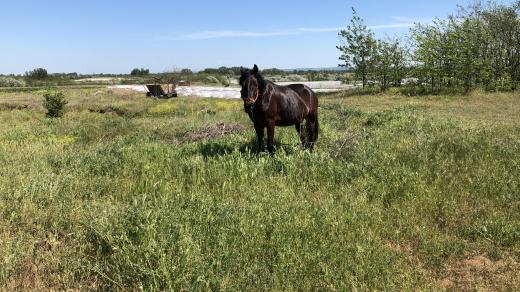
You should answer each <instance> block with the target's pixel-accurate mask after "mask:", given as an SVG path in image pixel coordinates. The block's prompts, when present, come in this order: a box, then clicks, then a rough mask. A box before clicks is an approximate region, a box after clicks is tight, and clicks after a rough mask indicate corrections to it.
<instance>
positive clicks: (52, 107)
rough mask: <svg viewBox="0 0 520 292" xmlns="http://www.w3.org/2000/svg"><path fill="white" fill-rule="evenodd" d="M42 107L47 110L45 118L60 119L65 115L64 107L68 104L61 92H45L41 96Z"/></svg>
mask: <svg viewBox="0 0 520 292" xmlns="http://www.w3.org/2000/svg"><path fill="white" fill-rule="evenodd" d="M43 98H44V101H43V106H44V107H45V108H46V109H47V117H49V118H60V117H62V116H63V114H64V113H65V105H66V104H67V103H68V101H67V99H66V98H65V95H64V94H63V92H61V91H56V92H47V93H45V94H44V95H43Z"/></svg>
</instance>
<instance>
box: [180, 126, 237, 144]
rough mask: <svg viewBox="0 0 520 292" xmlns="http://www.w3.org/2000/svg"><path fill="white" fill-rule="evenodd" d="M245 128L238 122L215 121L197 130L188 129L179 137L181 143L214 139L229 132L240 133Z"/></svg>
mask: <svg viewBox="0 0 520 292" xmlns="http://www.w3.org/2000/svg"><path fill="white" fill-rule="evenodd" d="M246 130H247V128H246V127H244V126H243V125H240V124H229V123H217V124H213V125H206V126H205V127H204V128H203V129H201V130H198V131H190V132H187V133H186V134H184V135H183V136H182V137H181V139H180V140H181V142H182V143H191V142H198V141H202V140H207V139H215V138H220V137H224V136H227V135H231V134H237V133H242V132H244V131H246Z"/></svg>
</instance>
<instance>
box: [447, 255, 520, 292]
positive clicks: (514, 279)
mask: <svg viewBox="0 0 520 292" xmlns="http://www.w3.org/2000/svg"><path fill="white" fill-rule="evenodd" d="M519 280H520V265H519V264H518V263H517V262H516V261H515V260H513V259H501V260H498V261H493V260H491V259H489V258H488V257H486V256H485V255H478V256H474V257H471V258H468V259H465V260H462V261H459V262H457V263H456V264H454V265H453V266H451V267H449V268H448V275H447V277H445V278H444V279H442V280H440V281H439V282H438V285H439V286H440V287H442V288H443V289H455V290H488V291H493V290H504V289H505V290H510V289H511V290H517V289H519V288H520V287H518V286H511V285H516V284H514V283H518V281H519Z"/></svg>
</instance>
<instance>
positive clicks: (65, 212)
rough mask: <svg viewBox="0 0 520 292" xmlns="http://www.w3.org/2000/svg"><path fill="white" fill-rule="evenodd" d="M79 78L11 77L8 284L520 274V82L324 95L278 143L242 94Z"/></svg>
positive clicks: (201, 286) (395, 286)
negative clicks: (311, 138) (316, 115)
mask: <svg viewBox="0 0 520 292" xmlns="http://www.w3.org/2000/svg"><path fill="white" fill-rule="evenodd" d="M66 95H67V96H68V97H69V98H70V102H69V105H68V110H69V111H68V113H67V114H66V115H65V117H64V118H63V119H54V120H52V119H47V118H45V117H44V110H43V109H42V108H41V100H42V97H41V95H39V93H38V92H36V93H26V92H25V93H2V94H1V95H0V109H2V110H1V111H0V125H1V126H0V287H2V288H3V289H8V290H12V289H19V290H35V289H40V290H41V289H54V290H62V289H82V290H86V289H97V290H105V289H115V290H137V289H144V290H188V289H189V290H208V289H211V290H431V289H432V290H437V289H443V288H455V289H491V290H496V289H499V290H516V289H520V276H519V275H520V266H519V263H520V185H519V184H520V182H519V180H518V177H520V156H519V154H518V153H520V121H518V120H517V118H516V117H515V116H514V115H513V116H511V115H508V113H513V112H514V113H518V109H520V97H519V96H518V95H514V94H509V95H506V94H500V95H496V96H492V95H478V96H473V98H470V97H464V98H462V97H461V98H458V97H423V98H408V97H401V96H383V95H378V96H358V97H356V96H354V97H348V98H344V97H342V96H340V95H331V96H328V97H327V96H324V97H322V98H321V109H320V127H321V132H320V138H319V143H318V145H317V147H316V150H315V151H314V152H308V151H303V150H301V149H300V147H299V146H298V138H297V135H296V133H295V131H294V129H292V128H288V129H277V132H276V139H277V141H276V144H277V146H278V147H277V148H278V152H277V154H276V155H275V157H272V158H271V157H269V156H268V155H262V156H260V157H256V156H255V155H254V154H253V152H254V145H255V138H254V134H253V132H254V131H253V130H252V126H251V122H250V121H249V120H248V118H247V116H246V115H245V114H244V113H243V112H242V105H241V103H240V102H239V101H226V100H216V99H202V100H199V99H191V98H180V99H175V100H171V101H162V100H152V99H146V98H144V97H142V96H140V95H139V94H131V93H127V92H121V91H116V92H113V91H112V92H111V91H106V90H103V89H71V90H69V91H67V92H66ZM16 105H27V108H23V109H20V108H18V107H16ZM107 106H111V107H113V108H117V109H118V111H117V113H108V114H100V113H96V112H95V110H97V109H100V108H101V109H102V108H106V107H107ZM504 111H505V112H504ZM222 122H224V123H227V124H241V125H244V126H246V127H247V129H249V130H248V131H245V132H238V133H235V134H231V135H227V136H222V137H219V136H218V135H217V138H214V139H210V140H197V141H190V140H187V139H186V138H185V137H186V136H188V134H189V133H192V132H198V131H204V129H205V126H207V125H213V124H217V123H222ZM2 288H0V289H2Z"/></svg>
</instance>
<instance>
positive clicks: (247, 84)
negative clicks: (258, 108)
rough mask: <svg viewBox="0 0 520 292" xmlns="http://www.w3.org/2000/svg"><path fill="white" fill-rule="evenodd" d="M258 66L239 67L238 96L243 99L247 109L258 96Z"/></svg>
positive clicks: (259, 77) (259, 78)
mask: <svg viewBox="0 0 520 292" xmlns="http://www.w3.org/2000/svg"><path fill="white" fill-rule="evenodd" d="M258 71H259V70H258V66H256V65H255V66H254V67H253V70H249V69H244V68H240V80H239V82H240V86H242V89H241V90H240V97H241V98H242V100H243V101H244V107H245V109H246V111H248V110H249V109H250V108H251V107H252V106H253V105H254V104H255V102H256V101H257V100H258V98H259V97H260V81H261V80H262V79H261V78H262V77H261V76H260V73H259V72H258Z"/></svg>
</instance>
